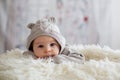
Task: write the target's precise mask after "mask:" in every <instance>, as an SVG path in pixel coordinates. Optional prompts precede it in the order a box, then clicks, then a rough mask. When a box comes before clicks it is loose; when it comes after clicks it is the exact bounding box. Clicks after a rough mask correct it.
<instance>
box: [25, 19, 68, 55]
mask: <svg viewBox="0 0 120 80" xmlns="http://www.w3.org/2000/svg"><path fill="white" fill-rule="evenodd" d="M55 22H56V21H55V18H54V17H50V18H48V19H47V18H44V19H41V20H38V21H37V22H36V23H30V24H28V26H27V27H28V28H29V29H31V33H30V35H29V36H28V38H27V49H28V50H29V48H30V45H31V43H32V41H33V40H34V39H36V38H37V37H39V36H42V35H46V36H50V37H52V38H54V39H55V40H56V41H57V42H58V43H59V44H60V47H61V50H60V53H61V52H62V51H63V49H64V48H65V44H66V41H65V38H64V37H63V36H62V34H61V33H60V30H59V28H58V26H57V25H56V24H55Z"/></svg>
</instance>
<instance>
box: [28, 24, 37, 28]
mask: <svg viewBox="0 0 120 80" xmlns="http://www.w3.org/2000/svg"><path fill="white" fill-rule="evenodd" d="M34 26H35V24H34V23H30V24H28V26H27V27H28V28H29V29H32V28H33V27H34Z"/></svg>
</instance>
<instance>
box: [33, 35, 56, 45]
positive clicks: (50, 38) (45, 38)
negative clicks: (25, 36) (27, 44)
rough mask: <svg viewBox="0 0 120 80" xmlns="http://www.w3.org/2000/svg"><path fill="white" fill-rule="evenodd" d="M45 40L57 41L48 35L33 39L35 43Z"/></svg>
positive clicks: (45, 41) (44, 41)
mask: <svg viewBox="0 0 120 80" xmlns="http://www.w3.org/2000/svg"><path fill="white" fill-rule="evenodd" d="M47 42H49V43H51V42H57V41H56V40H55V39H54V38H52V37H50V36H39V37H37V38H36V39H35V40H34V43H35V44H39V43H47Z"/></svg>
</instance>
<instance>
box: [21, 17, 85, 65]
mask: <svg viewBox="0 0 120 80" xmlns="http://www.w3.org/2000/svg"><path fill="white" fill-rule="evenodd" d="M55 22H56V21H55V18H54V17H50V18H48V19H47V18H44V19H41V20H38V21H37V22H36V23H30V24H28V26H27V27H28V28H30V29H31V33H30V35H29V36H28V39H27V49H28V51H25V52H24V53H23V54H24V55H25V56H27V55H31V56H32V57H33V58H35V59H37V58H42V59H47V58H49V57H51V58H53V62H54V63H62V62H63V61H72V62H76V63H84V60H85V57H84V55H83V54H81V53H76V52H74V51H72V50H70V49H69V48H68V46H66V41H65V38H64V37H63V36H62V34H61V33H60V30H59V28H58V26H57V25H56V24H55Z"/></svg>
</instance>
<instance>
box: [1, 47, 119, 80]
mask: <svg viewBox="0 0 120 80" xmlns="http://www.w3.org/2000/svg"><path fill="white" fill-rule="evenodd" d="M70 48H72V49H75V50H78V52H81V53H83V54H84V55H85V57H86V61H85V63H84V64H77V63H73V62H64V63H61V64H54V63H52V62H50V59H48V60H40V59H38V60H34V59H33V58H31V57H29V58H25V57H23V55H22V52H23V51H22V50H20V49H14V50H11V51H7V52H6V53H5V54H1V55H0V80H120V51H119V50H112V49H110V48H109V47H103V48H101V47H100V46H97V45H86V46H82V45H78V46H76V45H74V46H71V47H70Z"/></svg>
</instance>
